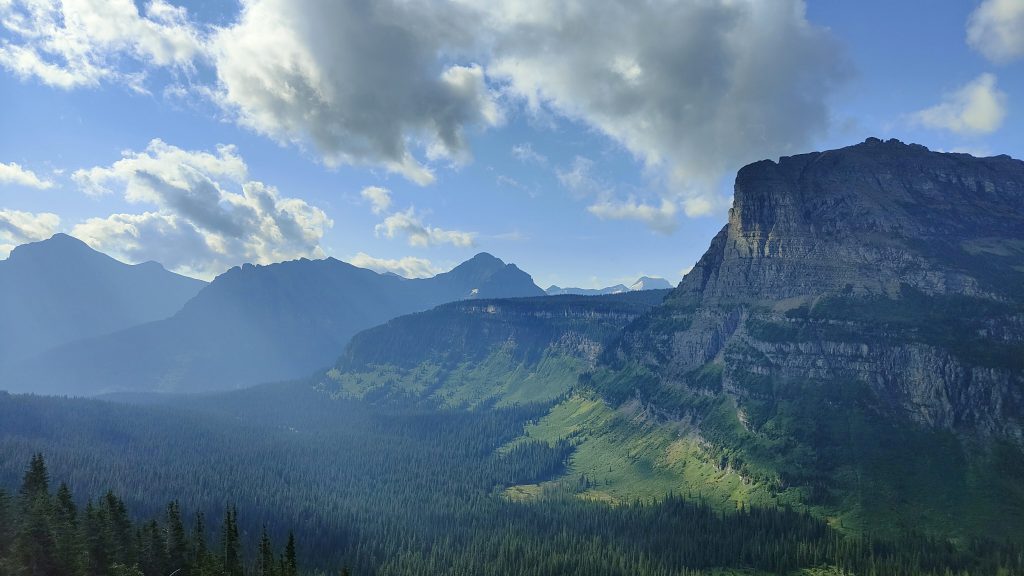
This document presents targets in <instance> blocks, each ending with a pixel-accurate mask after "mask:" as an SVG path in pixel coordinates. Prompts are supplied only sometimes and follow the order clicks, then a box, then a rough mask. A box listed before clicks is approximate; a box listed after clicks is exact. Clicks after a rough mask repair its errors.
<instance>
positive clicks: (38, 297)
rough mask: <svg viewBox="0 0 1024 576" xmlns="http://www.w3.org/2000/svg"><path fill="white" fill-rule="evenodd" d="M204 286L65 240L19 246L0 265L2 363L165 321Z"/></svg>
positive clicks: (58, 237)
mask: <svg viewBox="0 0 1024 576" xmlns="http://www.w3.org/2000/svg"><path fill="white" fill-rule="evenodd" d="M205 285H206V283H205V282H202V281H200V280H195V279H193V278H187V277H185V276H179V275H178V274H174V273H172V272H168V271H167V270H165V269H164V268H163V266H160V265H159V264H156V263H155V262H147V263H144V264H137V265H134V266H133V265H129V264H125V263H123V262H119V261H117V260H115V259H113V258H111V257H109V256H107V255H106V254H102V253H100V252H97V251H95V250H93V249H92V248H90V247H89V246H88V245H87V244H86V243H85V242H82V241H81V240H78V239H77V238H74V237H72V236H68V235H67V234H55V235H54V236H53V237H52V238H50V239H48V240H43V241H40V242H33V243H30V244H24V245H21V246H18V247H16V248H15V249H14V250H13V251H12V252H11V254H10V256H9V257H8V258H7V260H0V318H3V322H0V365H3V364H7V363H11V362H16V361H20V360H24V359H26V358H29V357H31V356H33V355H35V354H39V353H41V352H43V351H45V350H47V349H50V348H53V347H55V346H59V345H61V344H65V343H68V342H71V341H74V340H78V339H81V338H87V337H91V336H98V335H100V334H106V333H109V332H114V331H116V330H121V329H124V328H127V327H129V326H134V325H136V324H141V323H143V322H150V321H153V320H159V319H162V318H167V317H169V316H171V315H172V314H174V313H175V312H177V311H178V310H179V309H180V308H181V307H182V306H183V305H184V304H185V302H186V301H188V299H189V298H192V297H193V296H195V295H196V293H198V292H199V290H200V289H202V287H203V286H205Z"/></svg>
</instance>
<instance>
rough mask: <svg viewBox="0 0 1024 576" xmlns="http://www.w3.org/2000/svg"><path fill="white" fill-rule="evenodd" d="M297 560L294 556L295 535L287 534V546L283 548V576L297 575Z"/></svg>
mask: <svg viewBox="0 0 1024 576" xmlns="http://www.w3.org/2000/svg"><path fill="white" fill-rule="evenodd" d="M298 566H299V565H298V560H297V559H296V555H295V533H294V532H291V531H289V532H288V544H287V545H286V546H285V548H284V576H296V575H297V574H298V573H299V567H298Z"/></svg>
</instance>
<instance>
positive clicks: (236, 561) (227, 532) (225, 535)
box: [221, 506, 242, 576]
mask: <svg viewBox="0 0 1024 576" xmlns="http://www.w3.org/2000/svg"><path fill="white" fill-rule="evenodd" d="M237 518H238V510H237V509H236V508H235V507H234V506H228V507H227V509H226V510H225V512H224V525H223V526H222V527H221V551H222V558H221V562H222V563H223V568H224V574H227V575H228V576H242V545H241V542H240V540H239V536H238V521H237Z"/></svg>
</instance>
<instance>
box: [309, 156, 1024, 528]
mask: <svg viewBox="0 0 1024 576" xmlns="http://www.w3.org/2000/svg"><path fill="white" fill-rule="evenodd" d="M1022 230H1024V162H1021V161H1018V160H1013V159H1011V158H1009V157H1006V156H999V157H993V158H974V157H971V156H968V155H965V154H943V153H936V152H931V151H929V150H928V149H927V148H925V147H923V146H918V145H907V144H903V143H901V142H898V141H895V140H891V141H888V142H882V141H880V140H877V139H869V140H867V141H866V142H864V143H862V144H859V145H856V146H852V147H848V148H843V149H839V150H832V151H827V152H820V153H812V154H804V155H800V156H793V157H786V158H781V159H780V160H779V161H778V162H772V161H763V162H758V163H755V164H752V165H749V166H747V167H745V168H743V169H742V170H740V172H739V173H738V175H737V178H736V186H735V196H734V205H733V208H732V210H731V211H730V215H729V221H728V223H727V224H726V225H725V226H724V227H723V228H722V230H721V231H720V232H719V234H718V235H717V236H716V237H715V238H714V240H713V241H712V242H711V245H710V247H709V249H708V250H707V252H706V253H705V254H704V256H703V257H702V259H701V260H700V262H698V264H697V265H696V266H695V267H694V269H693V270H692V271H691V272H690V273H689V274H687V275H686V277H685V278H684V279H683V281H682V282H681V283H680V285H679V286H678V287H677V288H675V289H674V290H672V291H671V292H669V293H668V295H667V296H666V297H665V298H664V301H663V302H660V303H658V302H652V303H651V304H650V305H651V306H652V307H651V308H649V309H647V310H646V311H643V310H638V309H635V308H634V309H632V310H630V311H628V312H627V311H624V310H616V309H615V308H613V307H612V306H611V303H612V302H614V300H613V299H614V298H618V297H624V296H632V295H641V294H644V293H643V292H632V293H629V294H622V295H619V296H602V297H576V296H557V297H550V298H549V299H529V300H523V301H519V302H516V305H517V306H514V307H513V306H505V305H503V303H501V302H493V303H492V302H486V303H485V302H480V303H463V304H460V305H458V306H445V307H441V308H438V309H435V310H432V311H430V312H427V313H423V314H417V315H413V316H407V317H402V318H398V319H396V320H393V321H392V322H390V323H389V324H387V325H384V326H380V327H377V328H374V329H372V330H369V331H367V332H364V333H362V334H360V335H358V336H357V337H355V338H354V339H353V340H352V342H351V344H350V346H349V347H348V349H347V350H346V353H345V355H344V356H343V357H342V358H341V359H340V360H339V362H338V363H337V364H336V366H335V368H334V370H332V371H330V372H328V373H327V374H326V377H325V378H323V379H322V380H321V386H322V387H323V388H324V389H325V390H327V391H330V392H332V393H333V394H335V395H336V396H342V397H363V398H367V399H371V400H375V401H377V400H392V401H399V402H402V401H408V400H410V399H411V400H413V401H418V402H422V401H423V400H424V399H426V400H430V401H434V402H437V403H440V404H441V405H445V406H469V407H478V408H479V407H488V406H490V405H492V404H496V405H498V406H501V405H505V404H510V403H516V402H521V403H526V402H531V401H539V400H551V399H553V400H554V401H555V402H556V404H555V405H554V406H553V407H552V408H551V409H550V411H549V412H548V414H547V415H546V416H544V417H543V418H541V419H539V420H538V421H537V422H536V423H534V424H532V425H529V426H527V427H526V430H525V431H524V434H523V435H522V436H521V437H520V439H519V440H518V441H519V442H524V443H528V442H546V443H548V444H549V445H551V446H556V445H558V444H559V442H562V441H564V440H565V439H567V438H568V439H571V441H572V446H573V451H572V456H571V458H570V459H569V461H568V466H567V470H566V471H565V473H564V474H563V475H562V476H561V477H560V478H556V479H550V480H547V481H544V482H540V483H536V484H527V485H521V486H513V487H510V488H509V489H508V490H506V495H507V496H509V497H511V498H515V499H532V498H536V497H539V496H538V495H540V494H544V493H545V492H546V491H547V490H549V489H555V488H556V487H557V488H558V489H565V486H567V485H571V486H574V487H575V488H573V490H574V491H576V492H577V493H578V494H579V495H580V496H582V497H584V498H586V499H591V500H599V501H612V502H623V503H625V502H631V501H633V500H636V499H641V500H647V499H651V498H663V497H665V496H667V495H669V494H699V495H700V496H701V498H702V500H703V501H705V502H707V503H709V504H710V505H712V506H715V507H717V508H719V509H720V510H722V511H734V510H735V509H736V508H737V506H741V505H742V506H744V507H749V506H755V507H765V506H767V507H774V506H783V507H793V508H797V509H800V510H804V511H807V512H810V513H812V514H815V515H817V516H819V517H821V518H825V519H827V520H828V521H829V522H830V524H832V525H833V526H836V527H838V528H840V529H841V530H843V531H846V532H850V533H854V534H860V533H873V534H885V535H897V534H904V533H907V532H920V533H924V534H927V535H929V536H934V537H938V538H942V539H945V538H958V539H962V538H973V537H978V536H988V537H995V538H1004V537H1007V538H1011V539H1014V540H1022V539H1024V487H1022V486H1021V484H1020V482H1019V478H1021V477H1022V475H1024V435H1022V423H1024V236H1022V234H1021V231H1022ZM559 299H566V300H559ZM570 299H574V300H570ZM659 301H660V298H659ZM588 302H592V303H593V304H586V303H588ZM569 303H571V306H569V307H565V305H566V304H569ZM598 303H601V304H598ZM620 304H621V302H620ZM527 305H528V306H527ZM586 306H591V308H589V309H588V308H587V307H586ZM588 318H593V319H594V322H591V321H590V320H587V319H588ZM618 326H623V328H621V329H619V328H618ZM586 335H590V336H586ZM584 351H586V352H584ZM580 478H586V479H587V482H586V483H584V484H583V485H580V483H579V479H580Z"/></svg>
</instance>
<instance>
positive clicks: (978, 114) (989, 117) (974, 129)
mask: <svg viewBox="0 0 1024 576" xmlns="http://www.w3.org/2000/svg"><path fill="white" fill-rule="evenodd" d="M1006 106H1007V96H1006V93H1005V92H1003V91H1001V90H999V88H998V87H997V86H996V77H995V76H994V75H993V74H982V75H980V76H978V77H977V78H975V79H974V80H972V81H970V82H968V83H967V84H965V85H964V86H963V87H961V88H960V89H958V90H956V91H955V92H952V93H950V94H947V95H946V97H945V98H944V99H943V101H942V103H940V104H936V105H935V106H932V107H931V108H927V109H925V110H921V111H920V112H916V113H915V114H914V115H913V119H914V120H915V121H916V122H917V123H919V124H921V125H923V126H926V127H928V128H937V129H941V130H949V131H950V132H955V133H957V134H967V135H983V134H991V133H993V132H995V131H996V130H998V129H999V127H1000V126H1002V125H1003V119H1005V118H1006Z"/></svg>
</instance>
